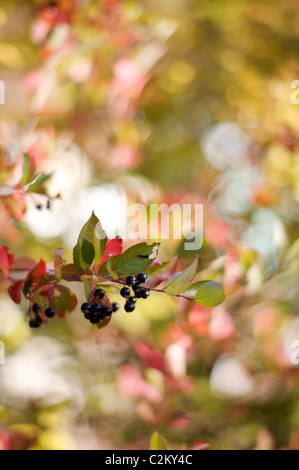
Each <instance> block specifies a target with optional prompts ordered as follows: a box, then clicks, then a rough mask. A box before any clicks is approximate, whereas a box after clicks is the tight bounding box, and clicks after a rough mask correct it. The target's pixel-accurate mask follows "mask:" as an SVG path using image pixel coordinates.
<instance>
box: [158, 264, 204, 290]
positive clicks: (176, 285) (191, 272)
mask: <svg viewBox="0 0 299 470" xmlns="http://www.w3.org/2000/svg"><path fill="white" fill-rule="evenodd" d="M198 264H199V258H198V256H196V259H195V260H194V261H193V263H192V264H191V265H190V266H189V267H188V268H187V269H185V270H184V271H181V272H179V273H175V274H174V275H173V276H171V278H170V279H169V281H168V282H167V284H166V286H165V287H164V289H163V290H164V292H166V293H167V294H169V295H179V294H181V293H182V292H184V291H185V290H186V289H187V288H188V286H189V285H190V283H191V282H192V281H193V279H194V277H195V276H196V273H197V271H198Z"/></svg>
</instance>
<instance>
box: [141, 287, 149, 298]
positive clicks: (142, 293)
mask: <svg viewBox="0 0 299 470" xmlns="http://www.w3.org/2000/svg"><path fill="white" fill-rule="evenodd" d="M149 295H150V291H149V290H148V289H142V291H141V297H142V298H143V299H147V298H148V296H149Z"/></svg>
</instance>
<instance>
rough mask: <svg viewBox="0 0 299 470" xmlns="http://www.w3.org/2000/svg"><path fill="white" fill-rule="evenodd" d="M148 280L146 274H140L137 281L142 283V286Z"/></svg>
mask: <svg viewBox="0 0 299 470" xmlns="http://www.w3.org/2000/svg"><path fill="white" fill-rule="evenodd" d="M146 280H147V275H146V274H145V273H139V274H138V276H137V281H138V282H140V284H144V283H145V282H146Z"/></svg>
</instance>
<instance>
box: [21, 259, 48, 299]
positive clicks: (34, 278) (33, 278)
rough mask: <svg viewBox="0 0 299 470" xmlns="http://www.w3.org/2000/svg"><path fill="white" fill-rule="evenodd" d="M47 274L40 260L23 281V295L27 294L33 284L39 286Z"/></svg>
mask: <svg viewBox="0 0 299 470" xmlns="http://www.w3.org/2000/svg"><path fill="white" fill-rule="evenodd" d="M46 273H47V265H46V262H45V261H44V260H43V259H41V260H40V262H39V263H38V264H37V265H36V266H35V267H34V268H33V269H32V271H30V273H29V274H28V276H27V279H26V281H25V286H24V293H25V294H28V292H29V290H30V288H31V287H32V285H33V284H37V285H39V284H40V282H41V280H42V279H43V278H44V277H45V275H46Z"/></svg>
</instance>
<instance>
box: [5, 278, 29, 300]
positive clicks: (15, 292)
mask: <svg viewBox="0 0 299 470" xmlns="http://www.w3.org/2000/svg"><path fill="white" fill-rule="evenodd" d="M24 284H25V281H17V282H15V283H14V284H13V285H12V286H10V287H9V288H8V293H9V295H10V297H11V299H12V300H13V301H14V302H15V303H16V304H20V303H21V300H22V297H21V290H22V287H23V285H24Z"/></svg>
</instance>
